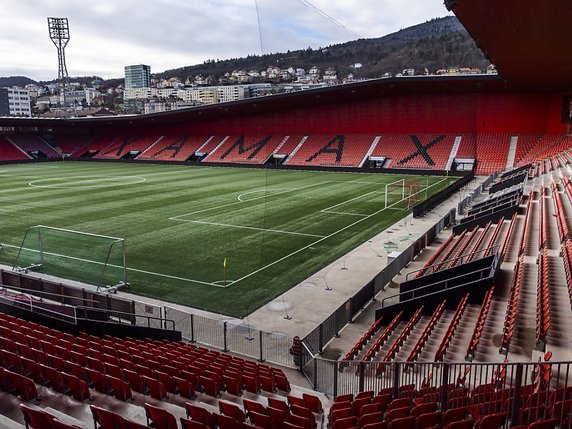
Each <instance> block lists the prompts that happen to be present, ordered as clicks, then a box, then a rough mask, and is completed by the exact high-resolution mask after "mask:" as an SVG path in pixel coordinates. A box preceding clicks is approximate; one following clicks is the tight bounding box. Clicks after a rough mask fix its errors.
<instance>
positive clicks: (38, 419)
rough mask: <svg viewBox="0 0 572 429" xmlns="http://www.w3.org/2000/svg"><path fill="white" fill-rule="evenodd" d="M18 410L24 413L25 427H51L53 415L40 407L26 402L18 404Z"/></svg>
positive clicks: (32, 428)
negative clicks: (34, 406)
mask: <svg viewBox="0 0 572 429" xmlns="http://www.w3.org/2000/svg"><path fill="white" fill-rule="evenodd" d="M20 410H21V411H22V414H24V422H25V423H26V427H27V428H28V427H29V428H30V429H53V428H54V423H53V422H54V419H55V417H54V416H52V415H51V414H48V413H46V412H45V411H42V410H40V409H35V408H32V407H30V406H28V405H26V404H20Z"/></svg>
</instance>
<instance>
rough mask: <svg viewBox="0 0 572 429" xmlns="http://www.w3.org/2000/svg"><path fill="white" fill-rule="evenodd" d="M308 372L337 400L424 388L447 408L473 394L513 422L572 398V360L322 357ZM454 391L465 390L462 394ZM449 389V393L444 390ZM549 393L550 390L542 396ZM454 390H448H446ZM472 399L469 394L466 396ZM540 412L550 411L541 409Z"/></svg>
mask: <svg viewBox="0 0 572 429" xmlns="http://www.w3.org/2000/svg"><path fill="white" fill-rule="evenodd" d="M303 366H304V373H305V374H306V375H307V376H308V380H309V381H310V383H311V384H312V387H314V389H316V390H319V391H321V392H323V393H325V394H327V395H329V396H331V397H333V398H335V397H337V396H339V395H343V394H347V393H353V394H355V393H357V392H363V391H370V390H373V391H374V392H376V393H377V392H380V391H384V392H388V393H392V394H393V396H394V397H399V396H404V392H407V391H409V392H411V391H414V392H416V393H415V394H418V392H423V393H424V394H426V395H434V396H433V399H434V400H435V401H436V402H438V403H440V408H441V410H442V411H444V410H447V409H448V408H455V407H456V406H459V405H462V404H457V403H456V402H455V398H458V399H459V402H461V401H463V400H465V399H464V398H466V397H467V396H469V395H471V394H472V398H473V400H474V398H475V397H477V395H479V394H483V395H487V396H486V397H483V401H482V403H483V408H486V407H490V408H491V409H490V410H487V409H483V410H481V411H480V412H481V413H484V414H486V413H487V412H489V413H492V412H495V411H493V410H498V409H499V408H501V409H502V407H506V408H507V410H508V412H509V417H510V418H511V419H512V424H513V425H514V424H515V422H519V421H520V420H521V419H522V417H523V416H522V413H521V412H516V413H512V411H519V410H522V409H523V408H525V407H534V406H543V407H546V408H548V407H554V406H556V405H557V402H558V401H565V400H566V399H572V373H571V370H572V362H530V363H504V362H503V363H468V362H455V363H443V362H425V363H418V362H389V363H383V362H371V361H370V362H356V361H334V360H328V359H322V358H320V357H318V358H314V359H310V360H308V361H305V362H303ZM453 389H461V390H460V392H461V393H462V395H461V394H460V395H459V396H458V397H457V395H456V394H455V395H451V394H450V392H451V390H453ZM443 392H445V394H444V395H441V393H443ZM542 392H545V394H542ZM447 393H449V394H447ZM467 399H468V398H467ZM540 412H541V414H543V413H545V410H544V409H542V410H540Z"/></svg>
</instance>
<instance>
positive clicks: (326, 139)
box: [286, 134, 376, 167]
mask: <svg viewBox="0 0 572 429" xmlns="http://www.w3.org/2000/svg"><path fill="white" fill-rule="evenodd" d="M375 138H376V136H375V134H346V135H344V134H338V135H333V134H326V135H320V134H313V135H309V136H307V138H306V139H305V140H304V143H303V144H302V146H300V148H299V149H298V150H297V151H296V153H294V154H293V155H292V156H291V157H290V158H289V159H288V160H287V161H286V164H287V165H323V166H343V167H359V166H361V162H362V160H363V159H364V158H365V155H366V153H367V152H368V150H369V149H370V147H371V146H372V144H373V142H374V141H375Z"/></svg>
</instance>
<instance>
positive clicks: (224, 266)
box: [222, 258, 226, 287]
mask: <svg viewBox="0 0 572 429" xmlns="http://www.w3.org/2000/svg"><path fill="white" fill-rule="evenodd" d="M222 268H223V271H224V287H226V258H224V261H222Z"/></svg>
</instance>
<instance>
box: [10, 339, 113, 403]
mask: <svg viewBox="0 0 572 429" xmlns="http://www.w3.org/2000/svg"><path fill="white" fill-rule="evenodd" d="M4 344H6V342H5V341H4ZM8 347H10V346H8ZM0 365H1V366H3V367H4V368H7V369H10V370H12V371H15V372H17V373H19V374H22V375H25V376H26V377H30V378H31V379H32V380H33V381H34V382H35V383H38V384H44V385H46V386H49V387H51V388H52V389H54V390H55V391H56V392H59V393H64V394H70V395H72V396H73V397H74V398H76V399H77V400H79V401H83V400H84V399H91V394H90V392H89V387H88V381H86V380H85V378H87V377H83V376H79V375H77V373H78V372H77V371H74V370H72V369H71V368H72V367H71V363H70V362H67V361H65V360H64V359H61V358H59V357H57V356H51V355H49V354H47V353H44V352H42V351H39V350H34V349H29V348H26V347H25V346H24V345H21V344H18V343H16V347H14V349H13V350H8V349H2V350H0ZM81 372H83V373H84V374H85V373H86V371H85V370H84V369H83V368H82V369H81ZM95 377H97V378H99V377H101V375H100V373H99V372H96V373H95V375H94V376H93V377H92V378H95ZM105 393H107V392H105Z"/></svg>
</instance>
